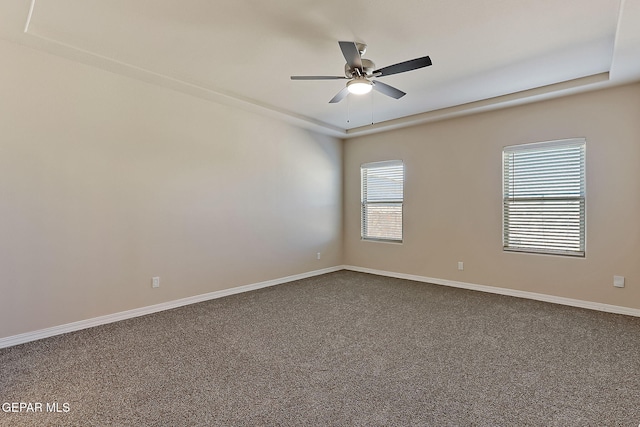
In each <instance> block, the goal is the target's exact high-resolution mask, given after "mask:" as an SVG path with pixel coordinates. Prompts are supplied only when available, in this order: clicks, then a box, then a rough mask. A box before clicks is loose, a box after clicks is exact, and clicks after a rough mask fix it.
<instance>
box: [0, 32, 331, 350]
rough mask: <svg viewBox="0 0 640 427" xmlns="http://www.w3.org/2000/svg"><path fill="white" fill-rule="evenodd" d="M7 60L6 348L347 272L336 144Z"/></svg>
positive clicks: (3, 110) (1, 166)
mask: <svg viewBox="0 0 640 427" xmlns="http://www.w3.org/2000/svg"><path fill="white" fill-rule="evenodd" d="M0 57H1V58H2V67H0V94H1V96H0V338H1V337H6V336H11V335H15V334H19V333H23V332H28V331H34V330H38V329H42V328H46V327H50V326H55V325H60V324H64V323H68V322H73V321H78V320H83V319H88V318H92V317H96V316H100V315H105V314H110V313H115V312H119V311H123V310H128V309H132V308H137V307H144V306H148V305H152V304H157V303H160V302H165V301H170V300H175V299H178V298H182V297H187V296H193V295H198V294H202V293H207V292H211V291H216V290H221V289H226V288H231V287H235V286H239V285H245V284H251V283H256V282H260V281H265V280H270V279H276V278H281V277H285V276H289V275H293V274H298V273H304V272H309V271H313V270H318V269H321V268H326V267H330V266H335V265H340V264H341V262H342V254H341V250H342V242H341V232H342V220H341V215H342V206H341V203H342V196H341V181H342V177H341V167H342V145H341V142H340V141H339V140H336V139H333V138H330V137H326V136H320V135H317V134H313V133H310V132H307V131H304V130H301V129H298V128H295V127H292V126H289V125H287V124H284V123H281V122H279V121H275V120H272V119H268V118H265V117H262V116H259V115H255V114H252V113H249V112H244V111H241V110H238V109H234V108H231V107H225V106H222V105H217V104H214V103H212V102H208V101H205V100H201V99H198V98H194V97H190V96H187V95H184V94H181V93H177V92H174V91H171V90H168V89H162V88H159V87H155V86H153V85H149V84H146V83H142V82H139V81H136V80H133V79H129V78H126V77H122V76H118V75H116V74H113V73H109V72H105V71H101V70H98V69H96V68H92V67H89V66H84V65H80V64H77V63H74V62H71V61H68V60H65V59H61V58H58V57H55V56H51V55H47V54H44V53H41V52H38V51H35V50H31V49H27V48H24V47H20V46H18V45H14V44H11V43H7V42H2V41H0ZM317 252H322V254H323V256H322V259H321V260H317V259H316V253H317ZM152 276H160V277H161V287H160V288H159V289H155V290H154V289H152V288H151V277H152Z"/></svg>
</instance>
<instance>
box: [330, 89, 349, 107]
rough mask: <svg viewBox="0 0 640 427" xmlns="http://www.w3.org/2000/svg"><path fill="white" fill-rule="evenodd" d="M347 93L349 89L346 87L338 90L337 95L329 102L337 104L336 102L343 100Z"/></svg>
mask: <svg viewBox="0 0 640 427" xmlns="http://www.w3.org/2000/svg"><path fill="white" fill-rule="evenodd" d="M347 95H349V90H348V89H347V88H346V87H345V88H343V89H342V90H341V91H340V92H338V93H337V94H336V96H334V97H333V98H331V101H329V104H335V103H336V102H340V101H342V100H343V99H344V98H345V97H346V96H347Z"/></svg>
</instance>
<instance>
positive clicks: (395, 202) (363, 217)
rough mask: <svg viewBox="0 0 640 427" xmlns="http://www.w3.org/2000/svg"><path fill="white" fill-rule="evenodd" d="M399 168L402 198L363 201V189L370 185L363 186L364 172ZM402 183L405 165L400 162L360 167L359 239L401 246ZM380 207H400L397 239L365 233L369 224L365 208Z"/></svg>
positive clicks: (402, 221)
mask: <svg viewBox="0 0 640 427" xmlns="http://www.w3.org/2000/svg"><path fill="white" fill-rule="evenodd" d="M394 166H400V167H401V168H402V198H401V200H398V199H393V200H392V199H389V200H377V201H369V200H365V188H368V187H370V185H365V171H366V170H371V169H378V168H380V169H381V168H385V167H394ZM404 181H405V165H404V162H403V161H402V160H385V161H378V162H370V163H363V164H361V165H360V239H361V240H362V241H367V242H382V243H395V244H402V243H403V241H404ZM382 205H395V206H398V205H399V207H400V237H399V238H387V237H383V236H371V235H370V234H369V232H368V231H367V229H368V227H367V224H368V223H369V221H368V217H367V206H382Z"/></svg>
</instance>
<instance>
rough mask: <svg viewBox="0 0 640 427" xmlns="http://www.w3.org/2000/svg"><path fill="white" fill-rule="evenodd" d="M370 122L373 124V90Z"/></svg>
mask: <svg viewBox="0 0 640 427" xmlns="http://www.w3.org/2000/svg"><path fill="white" fill-rule="evenodd" d="M371 124H373V91H371Z"/></svg>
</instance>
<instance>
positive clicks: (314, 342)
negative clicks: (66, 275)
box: [0, 271, 640, 427]
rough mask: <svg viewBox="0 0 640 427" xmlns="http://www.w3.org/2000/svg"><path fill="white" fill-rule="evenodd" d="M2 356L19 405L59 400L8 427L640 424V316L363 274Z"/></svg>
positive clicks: (308, 282) (8, 398) (1, 422)
mask: <svg viewBox="0 0 640 427" xmlns="http://www.w3.org/2000/svg"><path fill="white" fill-rule="evenodd" d="M0 367H1V368H0V369H1V377H0V404H3V405H4V408H5V409H7V408H8V407H7V406H6V404H7V403H12V402H32V403H36V402H40V403H42V404H43V405H46V404H47V403H58V404H59V406H58V411H59V412H47V410H46V409H47V408H46V406H43V409H42V412H21V413H12V412H5V411H0V426H45V425H52V426H53V425H56V426H66V425H74V426H107V425H112V426H262V425H268V426H632V427H635V426H638V425H639V424H640V319H639V318H634V317H628V316H622V315H615V314H608V313H600V312H595V311H590V310H585V309H579V308H572V307H565V306H560V305H554V304H548V303H544V302H538V301H530V300H524V299H518V298H512V297H506V296H500V295H493V294H485V293H480V292H474V291H468V290H462V289H455V288H447V287H442V286H436V285H429V284H424V283H418V282H412V281H409V280H400V279H393V278H387V277H380V276H374V275H369V274H364V273H356V272H350V271H339V272H336V273H331V274H326V275H323V276H318V277H313V278H309V279H305V280H300V281H296V282H292V283H288V284H284V285H279V286H275V287H271V288H266V289H261V290H258V291H253V292H249V293H244V294H239V295H233V296H229V297H225V298H222V299H217V300H212V301H207V302H203V303H199V304H194V305H190V306H187V307H182V308H178V309H174V310H169V311H165V312H162V313H156V314H153V315H148V316H144V317H139V318H136V319H131V320H127V321H122V322H118V323H113V324H109V325H104V326H100V327H95V328H91V329H86V330H83V331H79V332H74V333H69V334H65V335H61V336H57V337H52V338H47V339H43V340H40V341H36V342H32V343H27V344H22V345H18V346H15V347H11V348H6V349H2V350H0ZM64 403H68V407H67V409H68V412H65V411H64V407H63V404H64ZM50 409H51V410H53V407H51V408H50Z"/></svg>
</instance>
